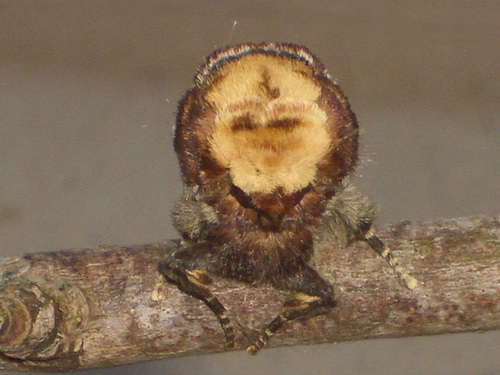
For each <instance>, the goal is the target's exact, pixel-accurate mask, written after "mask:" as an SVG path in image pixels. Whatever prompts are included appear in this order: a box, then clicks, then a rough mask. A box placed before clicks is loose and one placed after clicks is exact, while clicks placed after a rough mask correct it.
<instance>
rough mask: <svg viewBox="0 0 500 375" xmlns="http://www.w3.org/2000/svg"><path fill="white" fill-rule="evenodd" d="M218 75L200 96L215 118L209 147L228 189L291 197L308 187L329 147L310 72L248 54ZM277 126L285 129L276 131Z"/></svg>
mask: <svg viewBox="0 0 500 375" xmlns="http://www.w3.org/2000/svg"><path fill="white" fill-rule="evenodd" d="M220 73H221V75H220V77H219V79H218V80H216V81H215V83H214V85H213V87H211V88H210V89H209V90H208V92H207V95H206V97H207V99H208V101H209V102H210V103H211V104H212V106H213V107H214V109H215V111H216V113H217V115H216V118H215V124H214V130H213V134H212V137H211V139H210V146H211V149H212V153H213V155H214V157H215V158H216V159H217V161H218V162H219V163H220V164H221V165H223V166H225V167H227V168H228V169H229V171H230V174H231V177H232V179H233V182H234V184H235V185H237V186H238V187H240V188H241V189H242V190H243V191H244V192H245V193H247V194H249V193H254V192H261V193H270V192H272V191H273V190H275V189H276V188H278V187H281V188H282V189H283V190H284V192H285V193H292V192H294V191H297V190H300V189H302V188H304V187H306V186H307V185H308V184H309V183H311V182H313V180H314V178H315V175H316V169H317V168H316V165H317V163H318V162H319V161H320V160H321V159H322V158H323V157H324V156H325V155H326V153H328V151H329V150H330V149H331V147H334V146H335V145H332V144H331V137H330V135H329V133H328V130H327V125H326V120H327V118H326V114H325V112H324V111H323V110H321V109H320V108H319V106H318V105H317V104H316V102H315V100H316V99H317V98H318V96H319V95H320V87H319V86H318V85H317V84H316V82H315V81H314V80H313V79H312V77H311V76H310V75H311V70H310V68H309V67H308V66H306V65H305V64H303V63H301V62H300V61H298V60H297V61H296V60H291V59H281V58H277V57H273V56H266V55H249V56H244V57H242V58H241V59H239V60H236V61H233V62H230V63H227V64H226V65H224V67H223V68H221V72H220ZM279 121H281V122H282V123H284V124H285V126H276V123H277V122H279ZM242 124H243V125H245V126H242ZM286 124H289V125H290V126H286ZM238 125H239V127H238ZM246 125H248V126H246Z"/></svg>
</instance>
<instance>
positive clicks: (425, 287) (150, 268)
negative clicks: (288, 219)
mask: <svg viewBox="0 0 500 375" xmlns="http://www.w3.org/2000/svg"><path fill="white" fill-rule="evenodd" d="M379 236H380V237H381V238H382V239H383V240H384V241H385V242H386V243H387V244H388V245H389V246H390V247H391V248H392V249H393V251H394V253H395V254H396V255H397V256H398V257H399V259H400V261H401V263H402V264H403V265H405V266H406V267H408V268H409V269H410V271H411V272H412V275H413V276H415V277H416V278H417V279H418V281H419V285H418V286H417V288H416V289H414V290H412V291H410V290H407V289H406V288H404V287H403V286H401V285H398V279H397V277H395V275H394V274H393V272H392V271H391V269H390V268H389V267H387V265H386V264H385V263H384V262H382V261H381V260H380V258H378V257H377V255H376V254H375V253H374V252H373V251H371V250H370V249H369V248H368V247H367V246H366V244H363V243H357V244H354V245H352V246H351V247H349V248H348V249H347V250H342V251H334V252H332V253H328V254H324V255H323V256H322V257H321V259H319V260H318V264H317V266H316V268H317V269H318V270H319V271H320V272H321V274H322V275H323V276H324V277H325V278H326V279H327V280H330V281H331V282H332V283H336V284H338V288H339V291H340V296H339V305H338V308H336V309H334V310H333V311H332V312H331V313H330V314H328V315H326V316H321V317H318V318H315V319H313V320H310V321H307V322H292V323H290V324H287V325H286V326H285V328H284V329H282V330H280V331H279V332H278V333H277V334H276V335H275V336H274V337H273V339H272V340H271V342H270V345H271V346H278V345H296V344H305V343H322V342H337V341H345V340H359V339H363V338H381V337H403V336H413V335H430V334H439V333H450V332H465V331H485V330H492V329H498V328H500V222H499V218H498V217H497V218H486V217H469V218H460V219H452V220H444V221H438V222H433V223H423V224H420V223H409V222H405V223H401V224H398V225H395V226H391V227H389V228H387V230H385V231H383V232H381V233H379ZM177 246H178V245H177V242H175V241H167V242H163V243H158V244H153V245H139V246H132V247H119V246H101V247H99V248H97V249H84V250H70V251H68V250H65V251H57V252H52V253H37V254H29V255H25V256H23V257H18V258H10V259H3V260H1V261H0V271H1V279H0V353H1V354H0V368H3V369H9V370H24V371H34V370H42V371H56V370H78V369H84V368H92V367H101V366H112V365H118V364H124V363H133V362H139V361H145V360H151V359H158V358H166V357H173V356H180V355H186V354H199V353H208V352H215V351H222V350H223V348H224V335H223V333H222V330H221V329H220V326H219V323H218V322H217V320H216V319H215V317H214V316H213V314H212V313H211V312H210V311H209V310H208V308H206V307H205V306H204V305H203V304H202V303H201V302H200V301H198V300H195V299H193V298H191V297H189V296H186V295H184V294H183V293H181V292H179V291H178V290H177V288H176V287H174V286H172V285H168V284H165V283H163V282H162V279H161V278H160V276H159V274H158V273H157V271H156V264H157V262H158V260H159V259H161V257H162V256H163V254H165V252H170V251H173V250H174V249H175V248H176V247H177ZM213 290H214V292H215V293H216V294H217V296H218V297H219V298H220V300H221V302H222V303H223V304H224V305H225V306H226V307H227V308H228V310H229V313H230V317H231V318H232V320H233V322H236V320H237V321H238V322H239V323H240V324H241V325H242V326H245V327H252V328H253V329H259V328H261V327H262V326H263V325H264V324H265V323H267V322H269V320H270V319H272V318H273V317H274V316H275V315H276V314H277V313H278V312H279V311H280V309H281V307H282V306H281V305H282V303H283V302H284V299H285V295H284V293H283V292H280V291H276V290H274V289H273V288H270V287H259V288H255V287H250V286H248V285H246V284H242V283H237V282H234V281H229V280H223V279H216V280H215V281H214V285H213ZM237 331H238V332H237V337H236V341H237V344H236V346H237V349H243V348H245V347H246V345H247V339H246V338H245V336H244V335H243V334H242V332H241V331H240V330H237ZM247 333H248V332H247ZM250 334H251V333H250Z"/></svg>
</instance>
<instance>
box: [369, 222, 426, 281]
mask: <svg viewBox="0 0 500 375" xmlns="http://www.w3.org/2000/svg"><path fill="white" fill-rule="evenodd" d="M364 240H365V241H366V242H367V243H368V245H370V247H371V248H372V249H373V250H375V252H376V253H377V254H378V255H380V256H381V257H382V259H384V260H385V261H386V262H387V263H388V264H389V266H390V267H391V268H392V269H393V270H394V272H396V274H397V275H398V277H399V279H400V280H401V281H402V282H403V283H404V284H405V285H406V287H407V288H408V289H414V288H415V287H416V286H417V284H418V282H417V280H416V279H415V278H414V277H412V276H410V274H409V273H408V272H406V270H405V269H404V268H403V267H401V266H400V265H399V261H398V259H397V258H396V257H395V256H394V255H393V254H392V252H391V249H390V248H389V247H388V246H386V245H385V244H384V243H383V242H382V241H381V240H380V238H378V237H377V235H376V234H375V230H374V229H373V227H370V229H368V231H366V232H365V234H364Z"/></svg>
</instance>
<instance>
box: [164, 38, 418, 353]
mask: <svg viewBox="0 0 500 375" xmlns="http://www.w3.org/2000/svg"><path fill="white" fill-rule="evenodd" d="M358 137H359V131H358V123H357V121H356V117H355V115H354V113H353V112H352V111H351V109H350V106H349V103H348V101H347V99H346V97H345V96H344V94H343V93H342V91H341V89H340V88H339V86H338V85H337V84H336V83H335V82H334V81H333V80H332V78H331V77H330V75H329V74H328V73H327V71H326V68H325V67H324V66H323V64H322V63H321V62H320V60H318V58H316V57H315V56H314V55H313V54H312V53H311V52H309V50H308V49H307V48H305V47H302V46H298V45H294V44H289V43H261V44H253V43H246V44H240V45H236V46H231V47H226V48H222V49H219V50H216V51H215V52H213V54H212V55H210V56H209V57H208V58H207V59H206V60H205V62H204V64H203V65H202V67H201V68H200V69H199V71H198V72H197V74H196V75H195V77H194V85H193V86H192V87H191V88H190V89H189V91H188V92H187V93H186V95H185V96H184V98H183V99H182V100H181V101H180V103H179V109H178V115H177V122H176V127H175V137H174V148H175V151H176V153H177V155H178V158H179V162H180V167H181V172H182V179H183V183H184V191H183V197H182V199H181V200H179V201H178V202H177V204H176V206H175V208H174V211H173V220H174V224H175V226H176V228H177V229H178V230H179V232H180V233H181V235H182V245H181V248H180V250H178V251H177V252H175V253H174V254H173V255H171V256H169V257H167V258H165V259H163V260H162V261H161V262H160V263H159V265H158V270H159V271H160V273H161V274H162V275H163V276H164V278H165V279H166V281H168V282H169V283H172V284H175V285H177V287H178V288H179V289H180V290H181V291H183V292H185V293H187V294H188V295H191V296H193V297H195V298H197V299H199V300H201V301H203V302H204V303H205V304H206V305H207V306H208V307H209V308H210V309H211V310H212V311H213V313H214V314H215V316H216V317H217V319H218V320H219V323H220V325H221V327H222V329H223V330H224V333H225V337H226V347H227V348H233V347H234V340H235V333H234V329H233V326H232V324H231V321H230V319H229V318H228V314H227V311H226V309H225V308H224V306H223V305H222V304H221V303H220V301H219V300H218V299H217V297H216V296H214V295H213V294H212V292H211V291H210V288H209V285H210V282H211V278H210V275H215V276H218V277H224V278H230V279H235V280H239V281H243V282H246V283H249V284H252V285H256V284H269V285H272V286H273V287H275V288H279V289H283V290H287V291H290V292H291V295H290V297H289V298H288V300H287V301H286V302H285V304H284V306H283V309H282V311H281V312H280V313H279V315H278V316H276V318H275V319H273V320H272V321H271V322H269V323H267V324H266V325H265V327H264V329H262V331H261V334H260V336H259V337H258V339H256V340H255V341H254V342H252V343H250V345H249V346H248V348H247V352H249V353H251V354H255V353H257V352H258V351H259V350H260V349H261V348H262V347H263V346H264V345H266V343H267V342H268V341H269V338H270V337H271V336H272V335H273V334H274V333H275V332H276V331H277V330H278V329H279V328H280V327H281V326H282V325H283V324H284V323H285V322H287V321H291V320H294V319H298V318H306V319H308V318H311V317H314V316H317V315H320V314H324V313H326V312H328V311H329V310H331V309H332V308H334V307H335V305H336V304H337V300H336V298H335V293H334V289H333V287H332V285H331V284H330V283H329V282H328V281H326V280H325V279H323V278H322V277H321V276H320V275H319V274H318V272H317V271H316V270H315V269H314V268H313V266H312V265H311V260H312V258H313V255H314V252H315V247H316V246H317V244H319V243H325V242H326V243H328V242H329V241H331V243H332V246H334V244H335V243H337V244H341V245H342V247H346V246H347V245H349V244H350V243H351V242H353V241H366V242H367V243H368V244H369V245H370V246H371V248H373V250H375V251H376V252H377V253H378V254H380V255H381V257H382V258H383V259H385V260H386V261H387V262H388V263H389V265H390V266H391V267H392V268H393V269H394V270H395V272H396V273H397V274H398V275H399V277H400V278H401V279H402V280H403V281H404V282H405V283H406V285H407V286H408V287H409V288H413V287H414V286H415V285H416V281H415V279H413V278H412V277H411V276H409V275H408V274H407V273H406V272H405V271H404V270H403V269H402V268H401V267H400V266H399V265H398V262H397V261H396V259H395V258H394V256H393V255H392V253H391V252H390V250H389V249H388V248H387V247H386V246H385V245H384V244H383V243H382V241H381V240H380V239H379V238H378V237H377V236H376V235H375V232H374V230H373V222H374V220H375V217H376V211H377V210H376V207H375V205H374V204H372V203H371V202H370V201H369V199H368V198H366V197H365V196H364V195H362V194H360V193H359V192H358V191H357V190H356V189H355V187H354V186H353V185H352V183H351V182H350V180H349V175H350V174H351V173H352V172H353V170H354V169H355V166H356V163H357V161H358ZM333 266H334V265H332V267H333Z"/></svg>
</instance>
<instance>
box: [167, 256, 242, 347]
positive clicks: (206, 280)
mask: <svg viewBox="0 0 500 375" xmlns="http://www.w3.org/2000/svg"><path fill="white" fill-rule="evenodd" d="M158 271H159V272H160V273H161V274H162V275H163V276H164V277H165V279H166V280H167V281H168V282H170V283H173V284H175V285H177V287H178V288H179V289H180V290H181V291H183V292H184V293H186V294H189V295H190V296H193V297H195V298H197V299H199V300H201V301H203V302H205V304H206V305H207V306H208V307H209V308H210V310H212V312H213V313H214V314H215V316H216V317H217V319H218V320H219V323H220V325H221V327H222V329H223V331H224V334H225V335H226V345H225V346H226V349H232V348H234V329H233V326H232V324H231V321H230V320H229V318H228V316H227V311H226V309H225V308H224V306H223V305H222V304H221V303H220V301H219V300H218V299H217V297H215V296H214V295H213V294H212V292H211V291H210V290H209V289H208V287H207V285H209V284H210V283H211V282H212V280H211V279H210V277H209V276H208V275H207V274H206V273H205V272H203V271H201V270H199V269H194V270H189V269H186V268H184V267H182V266H181V265H180V264H179V263H178V262H177V261H176V260H172V259H166V260H164V261H161V262H160V263H159V264H158Z"/></svg>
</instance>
